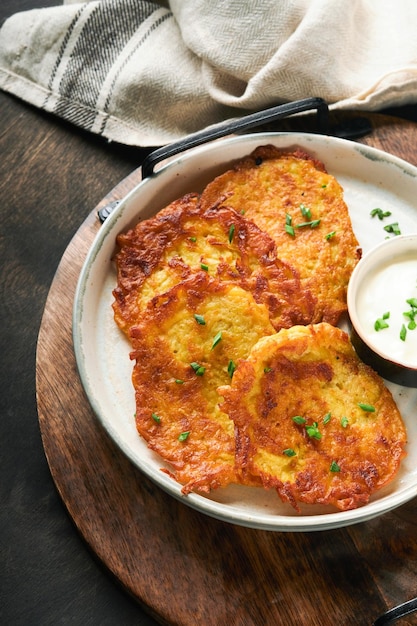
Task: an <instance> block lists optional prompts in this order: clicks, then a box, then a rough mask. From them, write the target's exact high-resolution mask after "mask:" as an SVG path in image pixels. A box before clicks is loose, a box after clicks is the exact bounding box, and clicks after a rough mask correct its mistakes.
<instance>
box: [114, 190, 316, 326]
mask: <svg viewBox="0 0 417 626" xmlns="http://www.w3.org/2000/svg"><path fill="white" fill-rule="evenodd" d="M117 242H118V245H119V248H120V249H119V252H118V253H117V255H116V263H117V269H118V285H117V288H116V289H115V291H114V296H115V302H114V307H113V308H114V312H115V318H116V321H117V323H118V324H119V326H120V327H121V328H122V329H123V330H124V332H126V333H128V332H129V329H130V327H131V326H133V325H135V324H136V322H137V320H138V319H139V317H140V314H141V312H142V311H143V309H144V308H145V307H146V304H147V303H148V302H149V301H150V300H151V299H152V298H153V297H154V296H156V295H159V294H161V293H164V292H166V291H168V290H169V289H170V288H172V287H173V286H174V285H176V284H178V283H179V282H181V281H182V280H184V279H185V278H186V277H187V276H189V275H190V274H191V272H195V271H201V269H202V268H203V269H204V270H205V271H207V273H208V274H209V275H210V276H215V277H217V278H218V279H220V280H222V281H226V282H234V283H236V284H238V285H239V286H241V287H242V288H243V289H246V290H248V291H250V292H251V293H252V294H253V296H254V298H255V300H256V301H257V302H259V303H265V304H266V305H267V306H268V309H269V312H270V317H271V321H272V323H273V324H274V327H275V328H276V329H277V330H278V329H280V328H288V327H289V326H293V325H294V324H307V323H308V322H309V321H310V319H311V316H312V312H313V311H314V309H315V307H316V302H315V300H314V298H313V297H312V295H311V293H310V292H309V291H308V290H303V289H302V288H301V283H300V278H299V275H298V273H297V272H296V271H295V270H294V269H293V267H292V266H291V265H290V264H289V263H284V262H282V261H281V260H280V259H278V258H277V255H276V247H275V244H274V242H273V240H272V239H271V237H270V236H269V235H268V234H267V233H264V232H262V231H261V230H260V229H259V228H258V227H257V226H256V225H255V224H254V223H253V222H251V221H249V220H246V219H245V217H243V216H242V215H240V214H238V213H236V211H235V210H234V209H231V208H227V207H215V208H211V207H208V208H206V209H205V210H201V209H200V207H199V205H198V196H197V195H196V194H190V195H187V196H184V197H183V198H180V199H179V200H177V201H175V202H173V203H172V204H170V205H169V206H168V207H166V208H165V209H164V210H163V211H162V212H160V213H158V214H157V215H156V216H155V217H153V218H151V219H148V220H146V221H143V222H140V223H139V224H137V225H136V226H135V228H133V229H131V230H130V231H128V232H127V233H125V234H121V235H119V237H118V239H117Z"/></svg>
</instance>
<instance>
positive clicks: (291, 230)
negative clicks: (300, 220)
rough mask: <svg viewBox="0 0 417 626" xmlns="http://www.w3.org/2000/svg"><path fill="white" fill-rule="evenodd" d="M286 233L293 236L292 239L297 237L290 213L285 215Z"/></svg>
mask: <svg viewBox="0 0 417 626" xmlns="http://www.w3.org/2000/svg"><path fill="white" fill-rule="evenodd" d="M285 232H286V233H288V234H289V235H291V237H295V230H294V228H293V226H292V217H291V215H290V214H289V213H286V214H285Z"/></svg>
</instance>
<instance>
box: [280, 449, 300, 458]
mask: <svg viewBox="0 0 417 626" xmlns="http://www.w3.org/2000/svg"><path fill="white" fill-rule="evenodd" d="M282 453H283V454H285V455H286V456H296V454H297V453H296V451H295V450H293V449H292V448H286V449H285V450H283V451H282Z"/></svg>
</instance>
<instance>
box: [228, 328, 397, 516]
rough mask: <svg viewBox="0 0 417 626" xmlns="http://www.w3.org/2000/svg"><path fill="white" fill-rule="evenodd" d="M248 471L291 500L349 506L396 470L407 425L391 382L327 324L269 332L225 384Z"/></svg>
mask: <svg viewBox="0 0 417 626" xmlns="http://www.w3.org/2000/svg"><path fill="white" fill-rule="evenodd" d="M219 393H220V394H221V395H223V397H224V402H223V404H222V405H221V408H222V410H224V411H225V412H226V413H227V414H228V415H229V416H230V417H231V418H232V419H233V421H234V422H235V424H236V430H237V432H236V447H237V448H236V449H237V452H236V456H237V462H238V465H239V466H240V467H241V471H242V473H243V477H245V475H247V474H249V475H250V474H254V475H255V476H258V477H259V478H260V479H261V481H262V483H263V485H264V486H265V487H267V488H271V487H272V488H275V489H276V490H277V492H278V494H279V496H280V497H281V499H282V500H283V501H284V502H289V503H291V504H292V505H293V506H294V507H295V508H296V509H297V510H299V506H298V503H306V504H325V505H329V504H331V505H334V506H336V507H337V508H338V509H340V510H348V509H352V508H355V507H357V506H360V505H363V504H366V503H367V502H368V501H369V498H370V496H371V494H373V493H374V492H375V491H376V490H377V489H380V488H381V487H383V486H384V485H385V484H386V483H387V482H389V481H390V480H391V479H392V478H393V477H394V476H395V474H396V472H397V470H398V468H399V465H400V461H401V459H402V458H403V457H404V456H405V451H404V448H405V444H406V431H405V427H404V424H403V422H402V419H401V415H400V413H399V411H398V409H397V407H396V404H395V402H394V400H393V398H392V396H391V393H390V392H389V390H388V389H387V388H386V387H385V385H384V382H383V380H382V379H381V378H380V377H379V376H378V375H377V374H376V373H375V372H374V371H373V370H372V369H371V368H370V367H368V366H367V365H365V364H363V363H362V362H361V361H360V360H359V358H358V357H357V355H356V352H355V351H354V350H353V348H352V346H351V343H350V341H349V337H348V335H347V334H346V333H344V332H343V331H342V330H340V329H338V328H335V327H333V326H331V325H329V324H327V323H321V324H317V325H310V326H294V327H293V328H291V329H288V330H286V329H284V330H281V331H280V332H278V333H276V334H274V335H272V336H269V337H265V338H262V339H260V341H259V342H258V343H257V344H256V345H255V346H254V347H253V349H252V351H251V353H250V355H249V357H248V358H247V359H246V360H245V361H242V362H241V363H240V365H239V367H238V368H237V369H236V371H235V373H234V376H233V380H232V382H231V384H230V385H228V386H225V387H223V388H221V389H219Z"/></svg>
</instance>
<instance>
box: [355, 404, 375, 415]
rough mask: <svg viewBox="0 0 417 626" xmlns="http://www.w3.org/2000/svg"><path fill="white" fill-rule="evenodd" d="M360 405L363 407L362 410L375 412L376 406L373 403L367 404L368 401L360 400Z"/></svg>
mask: <svg viewBox="0 0 417 626" xmlns="http://www.w3.org/2000/svg"><path fill="white" fill-rule="evenodd" d="M358 407H359V408H360V409H362V411H366V412H367V413H375V407H374V406H373V405H372V404H366V402H358Z"/></svg>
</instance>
